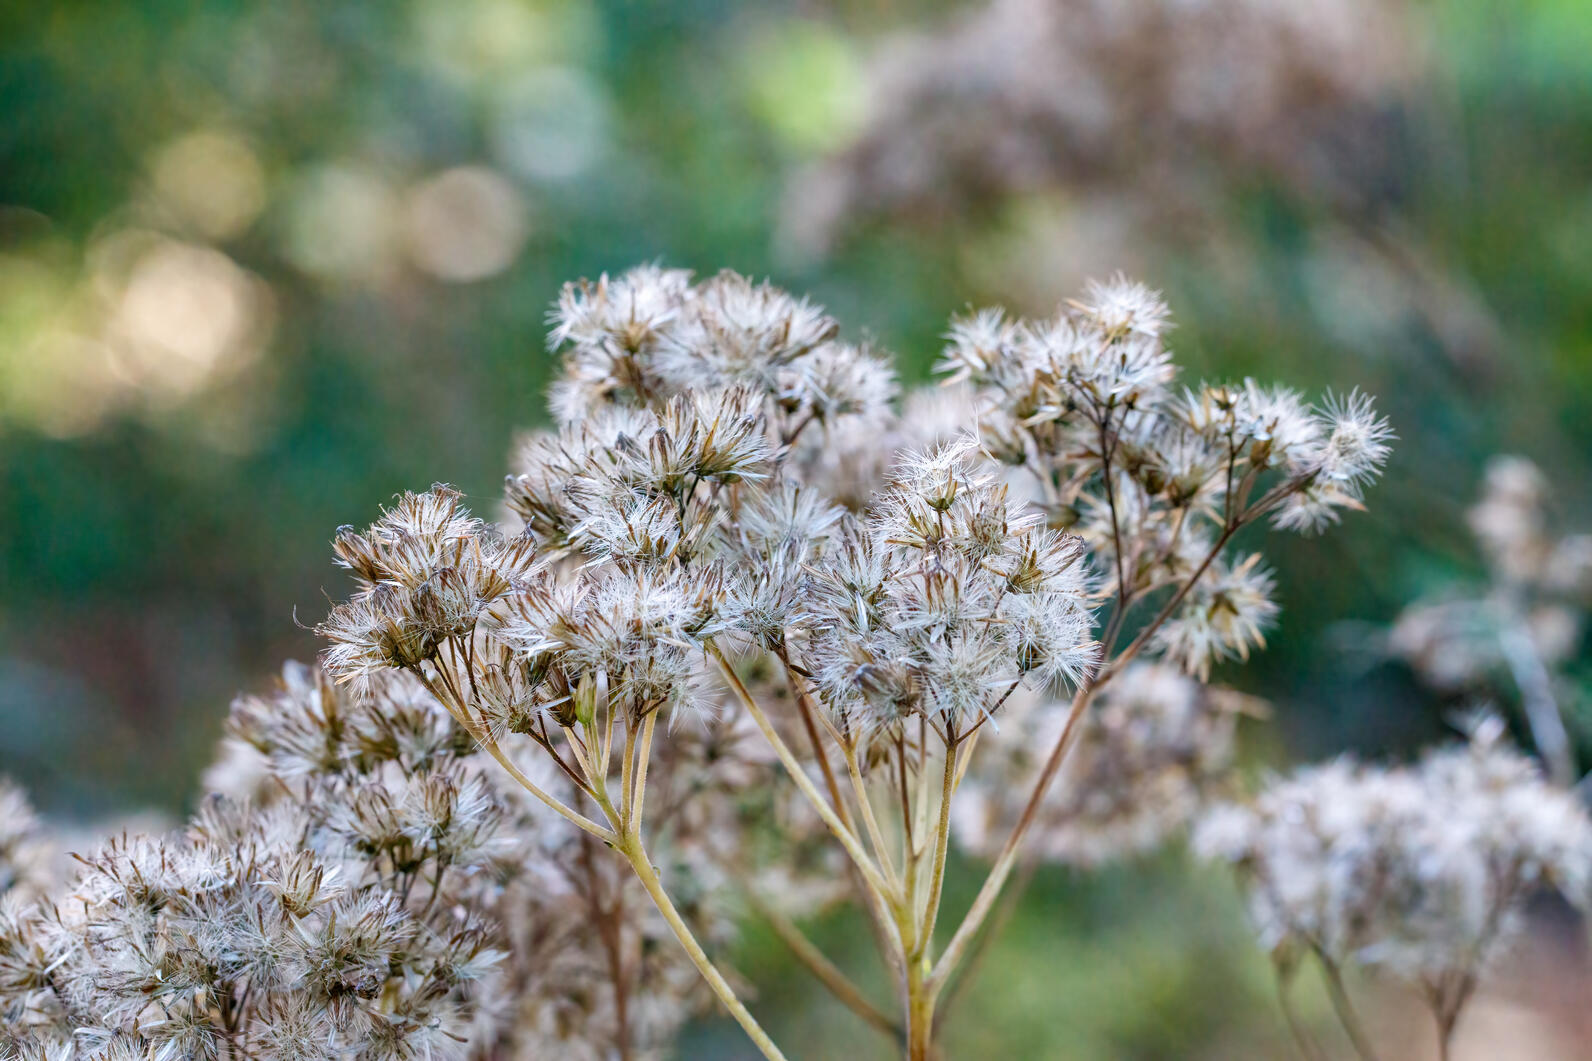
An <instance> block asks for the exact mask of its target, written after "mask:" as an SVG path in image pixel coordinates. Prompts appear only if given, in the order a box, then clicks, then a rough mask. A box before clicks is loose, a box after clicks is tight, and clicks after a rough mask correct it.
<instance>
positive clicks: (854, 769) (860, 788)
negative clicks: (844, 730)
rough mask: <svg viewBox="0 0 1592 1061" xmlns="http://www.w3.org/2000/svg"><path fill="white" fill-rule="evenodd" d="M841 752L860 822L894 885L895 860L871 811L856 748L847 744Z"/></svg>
mask: <svg viewBox="0 0 1592 1061" xmlns="http://www.w3.org/2000/svg"><path fill="white" fill-rule="evenodd" d="M842 752H843V754H844V755H845V757H846V772H847V774H848V775H849V776H850V777H851V790H852V792H853V793H854V794H855V795H856V798H857V804H858V807H859V809H860V811H861V814H862V824H863V827H864V828H865V829H866V830H867V832H868V843H870V844H872V845H873V850H874V852H875V854H876V855H877V856H878V858H879V864H880V866H881V868H882V870H883V872H884V875H885V879H887V880H888V881H890V883H891V885H892V887H895V886H897V882H898V881H899V880H900V877H899V876H898V875H897V874H896V869H895V861H894V859H893V858H892V857H891V855H890V848H889V846H888V845H887V844H886V843H885V840H884V832H883V830H881V829H880V828H879V819H878V817H877V816H876V815H875V814H874V812H873V801H872V800H871V799H869V798H868V785H867V782H865V781H864V780H863V778H862V768H861V766H860V765H859V764H858V762H857V749H856V748H854V747H850V746H847V747H845V748H843V749H842Z"/></svg>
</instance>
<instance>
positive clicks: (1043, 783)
mask: <svg viewBox="0 0 1592 1061" xmlns="http://www.w3.org/2000/svg"><path fill="white" fill-rule="evenodd" d="M1099 687H1100V682H1099V681H1098V680H1097V681H1096V682H1094V683H1093V684H1090V685H1087V686H1085V687H1084V688H1082V689H1080V690H1078V693H1077V695H1076V696H1074V697H1073V698H1072V706H1071V707H1070V708H1069V709H1068V711H1067V721H1066V723H1065V724H1064V725H1063V726H1062V730H1061V736H1060V737H1058V738H1057V739H1056V744H1055V747H1053V748H1052V749H1051V750H1050V757H1049V758H1048V759H1046V760H1045V765H1044V767H1043V768H1042V769H1041V770H1040V772H1039V780H1038V782H1037V783H1036V784H1035V785H1034V790H1033V792H1032V793H1030V794H1029V797H1028V802H1027V803H1026V804H1025V805H1024V806H1023V812H1022V815H1021V816H1020V817H1019V818H1018V819H1017V824H1016V825H1015V826H1014V827H1013V828H1012V832H1011V835H1010V836H1008V837H1007V838H1006V843H1005V844H1004V845H1003V846H1002V847H1001V850H1000V854H998V855H997V856H996V857H995V864H994V865H993V866H992V867H990V871H989V876H988V877H986V878H985V879H984V885H983V887H981V888H979V890H978V895H977V896H976V897H975V898H974V900H973V905H972V906H971V907H970V908H969V909H968V911H967V915H966V916H965V917H963V918H962V923H961V925H959V926H958V927H957V930H956V934H955V935H953V936H952V937H951V942H950V943H949V944H947V946H946V948H945V953H944V954H943V955H941V956H940V960H939V962H938V963H936V965H935V967H934V972H933V974H932V977H931V979H932V980H933V981H934V982H935V983H936V985H939V984H943V983H944V981H945V978H946V976H947V975H949V973H950V971H951V970H952V969H954V968H956V965H957V963H958V962H960V961H961V959H962V955H963V953H964V952H965V951H966V950H967V948H968V946H969V945H970V944H971V943H972V942H973V937H974V936H975V935H977V934H978V929H979V926H980V925H981V924H983V923H984V919H985V918H986V917H988V916H989V912H990V908H991V907H993V906H994V905H995V900H996V899H997V898H998V897H999V896H1000V893H1001V888H1002V887H1003V886H1004V885H1005V883H1006V878H1007V877H1008V876H1010V875H1011V872H1012V867H1013V866H1014V865H1015V863H1016V861H1017V852H1018V849H1019V848H1020V847H1021V846H1022V843H1023V840H1024V838H1025V837H1026V836H1027V835H1028V830H1029V828H1030V827H1031V826H1032V825H1033V824H1034V819H1035V818H1036V817H1037V816H1038V814H1039V808H1040V805H1041V804H1042V803H1043V802H1044V799H1045V793H1046V792H1047V791H1048V790H1049V788H1050V783H1051V781H1053V780H1054V779H1055V777H1056V774H1057V772H1058V771H1060V769H1061V764H1062V761H1063V760H1064V759H1065V758H1066V757H1067V751H1068V750H1069V749H1070V748H1071V747H1072V737H1073V734H1074V733H1075V732H1076V731H1077V727H1078V721H1079V719H1081V718H1082V717H1083V713H1084V710H1085V709H1086V708H1087V707H1088V706H1089V701H1090V700H1092V699H1093V698H1094V694H1095V690H1096V689H1098V688H1099Z"/></svg>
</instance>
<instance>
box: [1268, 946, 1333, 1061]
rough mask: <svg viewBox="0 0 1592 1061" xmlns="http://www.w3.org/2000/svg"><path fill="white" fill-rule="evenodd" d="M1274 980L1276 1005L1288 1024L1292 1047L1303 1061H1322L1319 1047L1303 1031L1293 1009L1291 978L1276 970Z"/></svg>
mask: <svg viewBox="0 0 1592 1061" xmlns="http://www.w3.org/2000/svg"><path fill="white" fill-rule="evenodd" d="M1274 979H1275V980H1276V981H1277V1005H1278V1006H1279V1007H1280V1008H1281V1009H1282V1018H1283V1020H1284V1021H1286V1022H1287V1024H1288V1034H1290V1035H1292V1036H1293V1041H1294V1046H1296V1047H1298V1049H1299V1053H1300V1055H1301V1056H1302V1057H1304V1059H1305V1061H1323V1058H1322V1053H1321V1047H1320V1046H1318V1045H1317V1044H1316V1041H1315V1040H1314V1039H1312V1038H1311V1037H1310V1033H1309V1032H1308V1031H1306V1030H1305V1026H1304V1023H1303V1022H1302V1021H1301V1020H1300V1019H1299V1014H1298V1012H1297V1011H1296V1010H1295V1009H1294V1005H1293V996H1292V995H1290V994H1289V993H1288V985H1289V983H1290V982H1291V980H1292V977H1291V976H1284V975H1283V973H1282V970H1281V969H1278V970H1277V971H1276V976H1275V977H1274Z"/></svg>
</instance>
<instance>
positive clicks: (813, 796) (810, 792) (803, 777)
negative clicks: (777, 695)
mask: <svg viewBox="0 0 1592 1061" xmlns="http://www.w3.org/2000/svg"><path fill="white" fill-rule="evenodd" d="M707 650H708V653H709V654H710V655H712V656H713V658H714V660H715V661H716V662H717V663H718V665H719V670H720V671H721V672H723V674H724V678H725V680H726V681H727V682H729V683H730V688H731V689H732V690H733V691H734V692H735V695H736V698H737V699H739V700H740V701H741V704H742V706H744V707H745V708H746V710H747V713H748V714H750V715H751V716H752V720H753V721H754V722H756V723H757V728H758V729H760V730H762V731H763V736H764V738H765V739H767V741H768V743H769V745H770V746H771V747H772V748H773V749H774V754H775V755H776V756H778V757H779V761H780V763H781V764H782V765H783V766H784V767H785V772H786V773H788V774H789V775H790V777H791V780H792V781H794V782H796V787H797V788H799V789H801V792H802V795H804V796H806V797H807V801H808V802H809V803H811V804H812V805H813V808H814V809H815V810H817V811H818V816H819V817H820V818H822V819H823V820H824V824H825V825H827V826H829V830H830V832H832V833H834V834H835V837H836V839H838V840H839V841H840V843H841V846H842V847H844V848H845V849H846V853H847V854H848V855H850V856H851V859H852V861H853V862H855V863H856V864H857V868H858V869H859V870H861V871H862V875H863V877H864V878H866V879H867V881H868V883H869V884H870V885H871V886H873V887H874V888H877V889H878V890H879V893H880V894H881V895H891V894H892V890H891V889H890V888H889V887H887V886H886V884H885V882H884V880H883V879H882V878H881V877H880V876H879V870H878V868H877V867H876V866H875V865H874V862H873V859H871V858H869V857H868V853H867V852H866V851H864V850H863V849H862V844H861V843H860V842H859V841H858V840H857V836H856V834H855V833H853V832H852V831H851V830H850V829H848V828H847V827H846V823H845V822H842V821H841V820H840V818H839V816H838V815H836V813H835V810H834V808H833V807H831V806H830V805H829V801H828V800H826V799H824V797H823V794H822V793H820V792H819V791H818V789H817V788H816V787H815V786H814V785H813V781H812V778H810V777H808V776H807V771H805V770H803V769H802V765H801V763H800V762H799V761H798V760H797V759H796V756H795V755H794V754H793V753H792V752H791V750H790V748H789V747H788V746H787V745H786V744H785V740H784V738H782V737H781V736H780V735H779V731H778V730H776V729H775V728H774V724H773V723H772V722H770V721H769V720H768V715H766V714H765V713H764V712H763V709H762V707H760V706H759V705H758V703H757V699H756V698H755V697H753V696H752V694H751V693H750V692H749V691H747V688H746V686H745V685H744V684H743V683H742V682H741V678H740V676H739V675H738V674H736V673H735V669H734V668H733V667H731V666H730V664H729V661H728V660H726V659H725V658H724V654H723V653H722V652H720V651H719V647H718V646H717V645H714V644H711V643H710V644H709V645H708V646H707Z"/></svg>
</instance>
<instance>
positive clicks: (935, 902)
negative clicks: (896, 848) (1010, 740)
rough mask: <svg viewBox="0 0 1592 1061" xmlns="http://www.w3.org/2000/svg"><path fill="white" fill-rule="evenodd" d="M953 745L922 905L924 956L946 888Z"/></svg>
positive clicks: (949, 747)
mask: <svg viewBox="0 0 1592 1061" xmlns="http://www.w3.org/2000/svg"><path fill="white" fill-rule="evenodd" d="M956 750H957V745H956V742H954V741H953V742H951V743H949V744H947V745H946V746H945V774H944V778H943V779H942V781H941V784H940V820H939V822H938V824H937V825H936V826H935V830H934V867H933V869H931V870H930V873H929V897H928V902H927V903H926V904H925V905H924V908H923V915H922V923H923V928H922V930H921V931H920V932H919V939H918V944H919V947H920V948H921V949H922V950H923V951H924V952H925V953H927V952H928V950H929V948H930V947H932V946H933V943H934V924H935V922H936V921H937V920H938V919H939V913H940V898H941V894H942V892H943V890H944V887H945V857H946V853H947V851H948V850H949V848H950V844H951V797H952V796H954V795H955V794H956V779H957V777H958V776H959V775H958V773H957V769H956V758H957V756H956ZM926 765H927V764H925V766H926Z"/></svg>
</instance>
